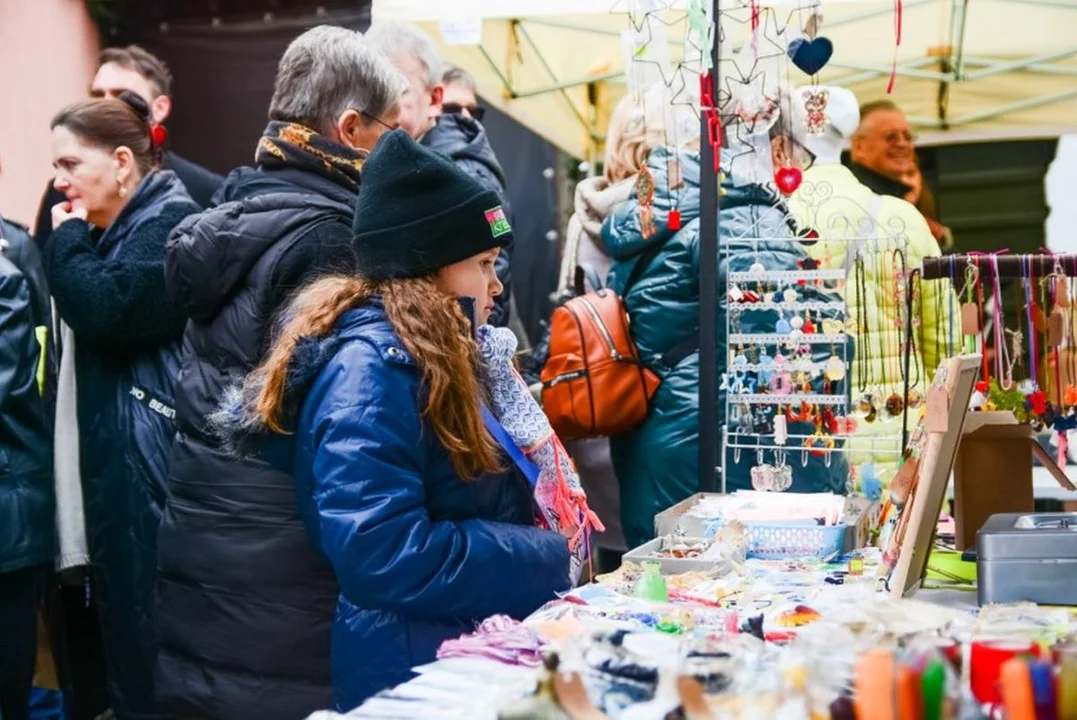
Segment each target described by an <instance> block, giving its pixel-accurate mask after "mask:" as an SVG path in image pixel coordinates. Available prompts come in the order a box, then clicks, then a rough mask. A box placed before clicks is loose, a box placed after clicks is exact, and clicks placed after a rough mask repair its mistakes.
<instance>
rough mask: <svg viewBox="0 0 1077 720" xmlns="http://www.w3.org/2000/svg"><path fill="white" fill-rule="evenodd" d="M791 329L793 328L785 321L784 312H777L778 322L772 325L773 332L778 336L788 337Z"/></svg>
mask: <svg viewBox="0 0 1077 720" xmlns="http://www.w3.org/2000/svg"><path fill="white" fill-rule="evenodd" d="M792 329H793V327H792V326H791V325H790V324H789V321H788V320H786V319H785V311H784V310H779V311H778V322H776V323H774V332H776V333H777V334H779V335H788V334H789V331H790V330H792Z"/></svg>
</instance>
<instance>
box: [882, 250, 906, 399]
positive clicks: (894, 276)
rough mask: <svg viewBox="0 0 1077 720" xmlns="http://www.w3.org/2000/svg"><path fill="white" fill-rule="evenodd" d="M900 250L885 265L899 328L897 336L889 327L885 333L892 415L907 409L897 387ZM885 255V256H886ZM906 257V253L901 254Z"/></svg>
mask: <svg viewBox="0 0 1077 720" xmlns="http://www.w3.org/2000/svg"><path fill="white" fill-rule="evenodd" d="M900 252H901V251H900V250H892V251H889V252H888V256H889V262H888V263H886V264H885V265H884V267H886V269H887V271H888V272H887V276H888V277H889V278H890V283H891V284H890V291H891V293H892V294H893V296H894V312H893V315H892V316H890V317H891V322H892V324H893V326H894V328H896V329H897V336H896V337H894V334H893V333H892V332H891V331H890V328H887V329H886V331H885V332H884V333H883V334H884V336H885V339H886V363H887V365H888V366H889V369H888V372H887V375H888V376H889V377H887V389H889V390H890V394H889V395H888V396H887V398H886V405H885V407H886V411H887V412H888V413H889V414H890V415H891V417H894V416H897V415H900V414H901V411H902V410H904V409H905V401H904V399H903V398H902V397H901V395H900V394H899V393H898V392H897V388H898V387H901V383H902V378H901V375H902V371H901V337H902V334H903V331H904V322H903V320H902V316H901V312H902V307H903V304H904V303H903V302H902V297H903V293H902V291H901V284H902V277H903V274H902V273H899V272H898V253H900ZM884 257H885V256H884ZM901 257H902V259H904V254H902V255H901ZM889 294H890V293H884V294H883V300H884V302H886V301H887V296H888V295H889ZM886 316H887V313H885V312H884V313H883V317H886Z"/></svg>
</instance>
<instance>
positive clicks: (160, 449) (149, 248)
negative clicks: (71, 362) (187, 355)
mask: <svg viewBox="0 0 1077 720" xmlns="http://www.w3.org/2000/svg"><path fill="white" fill-rule="evenodd" d="M196 212H198V206H197V205H196V204H195V203H194V201H192V200H191V198H190V196H189V195H188V194H187V191H186V190H185V189H184V188H183V184H182V183H181V182H180V181H179V179H178V178H177V177H176V175H175V174H174V173H172V172H171V171H167V170H165V171H157V172H153V173H150V174H149V175H147V176H146V177H145V178H143V179H142V182H141V183H140V184H139V186H138V188H137V189H136V190H135V192H134V195H133V196H132V197H131V199H130V200H129V201H128V203H127V205H125V206H124V208H123V210H122V211H121V212H120V214H119V216H117V218H116V219H115V220H114V221H113V222H112V224H111V225H109V226H108V228H106V229H105V230H104V232H101V231H100V230H97V229H94V228H92V227H91V226H90V225H89V224H87V223H86V222H85V221H83V220H78V219H71V220H67V221H66V222H64V223H63V224H61V225H60V226H59V227H57V228H56V230H55V231H53V233H52V235H51V237H50V238H49V242H48V243H47V244H46V245H45V270H46V273H47V276H48V281H49V287H50V288H51V290H52V294H53V298H54V300H55V302H56V308H57V310H58V312H59V315H60V318H61V319H62V320H63V321H64V322H65V323H67V325H69V326H70V327H71V329H72V331H73V332H74V336H75V348H74V351H75V377H76V384H77V398H78V432H79V465H80V471H81V478H82V491H83V503H84V509H85V513H86V532H87V540H88V541H89V548H90V559H91V562H92V564H93V573H94V582H95V588H96V590H97V600H98V611H99V613H100V615H101V629H102V635H103V638H104V645H105V660H106V669H107V675H108V683H109V698H110V700H111V702H112V709H113V711H114V712H115V714H116V717H117V718H120V719H121V720H126V719H127V718H148V717H156V699H155V696H154V687H153V666H154V659H155V656H156V652H157V647H156V642H155V633H154V623H153V620H154V612H153V607H154V586H155V584H156V580H157V572H156V571H157V550H156V545H157V526H158V523H159V522H160V519H161V511H162V508H163V507H164V504H165V497H166V495H167V490H166V484H165V480H166V477H167V475H168V462H169V455H170V449H171V446H172V438H173V435H174V434H175V422H174V418H175V411H174V410H173V409H172V408H173V407H174V402H173V388H174V384H175V380H176V376H177V375H178V374H179V368H180V338H181V336H182V334H183V326H184V323H185V317H184V315H183V313H182V312H180V311H179V310H178V309H177V307H176V306H175V305H174V304H173V303H171V302H170V301H169V300H168V298H167V297H166V296H165V291H164V255H165V250H164V248H165V241H166V240H167V239H168V235H169V233H170V232H171V231H172V229H173V228H174V227H175V226H176V225H177V224H179V222H180V221H181V220H183V218H185V217H186V216H187V215H190V214H191V213H196ZM63 352H70V349H69V348H64V349H63Z"/></svg>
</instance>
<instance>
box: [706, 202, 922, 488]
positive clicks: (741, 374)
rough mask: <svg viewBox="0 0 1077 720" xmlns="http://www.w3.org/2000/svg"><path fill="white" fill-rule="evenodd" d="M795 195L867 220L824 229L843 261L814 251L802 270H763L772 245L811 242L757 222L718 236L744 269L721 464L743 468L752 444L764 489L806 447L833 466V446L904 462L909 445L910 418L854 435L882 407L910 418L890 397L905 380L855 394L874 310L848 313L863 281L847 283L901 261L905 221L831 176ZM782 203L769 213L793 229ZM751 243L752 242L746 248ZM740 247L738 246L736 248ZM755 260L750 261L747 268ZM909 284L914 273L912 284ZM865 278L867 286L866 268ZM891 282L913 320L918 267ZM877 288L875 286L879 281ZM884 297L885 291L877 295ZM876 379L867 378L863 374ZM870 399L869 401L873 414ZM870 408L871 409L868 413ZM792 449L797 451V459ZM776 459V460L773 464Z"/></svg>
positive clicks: (733, 300)
mask: <svg viewBox="0 0 1077 720" xmlns="http://www.w3.org/2000/svg"><path fill="white" fill-rule="evenodd" d="M798 200H799V205H798V212H802V211H803V210H804V209H805V208H807V212H808V214H809V215H810V216H811V217H813V218H814V217H815V216H816V213H817V212H818V210H819V205H821V204H822V203H825V202H831V201H840V202H842V203H844V205H845V207H848V208H849V209H850V210H851V211H852V212H856V213H857V215H858V216H859V221H858V222H854V221H853V220H851V219H848V218H844V217H839V218H838V219H837V220H831V222H830V226H829V227H827V228H825V229H824V232H826V233H827V236H826V242H827V243H828V246H827V251H828V253H829V252H832V251H834V250H837V251H838V255H837V257H836V260H837V262H839V263H841V264H842V265H844V267H843V266H840V265H839V266H838V267H836V268H835V267H830V268H827V267H819V265H818V263H816V261H814V260H811V259H809V260H807V261H801V263H800V264H801V266H802V267H801V268H800V269H797V270H789V269H774V268H768V267H766V265H765V261H766V259H767V257H768V255H769V253H768V252H767V251H768V250H772V249H775V248H779V247H781V246H786V247H788V246H789V245H800V244H802V243H805V242H806V241H807V242H811V241H812V240H811V239H809V238H806V237H790V236H784V237H751V236H750V234H752V233H755V234H759V227H760V224H761V223H759V222H757V224H756V225H755V226H753V227H752V228H750V229H749V230H748V231H746V232H745V233H744V234H741V235H739V236H735V237H730V238H728V239H727V238H725V237H723V238H722V242H721V252H720V257H721V259H722V262H723V263H724V266H725V267H735V268H738V269H737V270H736V271H730V272H727V273H726V287H725V288H724V292H725V293H726V299H727V302H726V304H725V308H726V309H725V323H724V334H725V337H726V338H727V343H725V344H724V345H725V347H724V348H721V349H719V352H726V353H727V364H726V373H725V374H724V375H723V376H722V377H721V378H720V381H721V386H720V390H721V391H722V392H723V393H724V395H725V398H724V399H725V402H724V404H723V408H722V410H723V412H722V417H723V421H724V422H723V424H722V430H721V431H722V444H721V447H722V466H723V467H724V468H731V467H732V466H733V465H734V464H739V463H740V461H741V456H742V453H743V452H744V451H748V452H749V453H755V459H756V462H757V464H756V467H753V468H752V470H751V477H752V482H753V486H754V487H756V488H757V489H770V490H779V491H780V490H785V489H788V487H789V485H790V484H791V482H792V471H791V470H790V469H788V468H789V466H790V465H793V466H795V465H796V463H797V460H796V459H795V458H796V456H797V455H799V460H800V464H801V465H802V466H806V465H807V464H808V462H809V459H810V457H811V456H816V457H819V458H821V459H822V460H823V461H824V462H825V464H826V465H827V466H828V467H829V466H830V464H831V459H832V458H831V456H832V454H834V453H850V452H855V453H860V454H863V455H867V454H870V455H872V456H888V457H891V458H894V459H895V460H896V459H897V458H898V457H899V456H900V455H901V453H902V450H903V432H902V428H903V427H904V420H903V421H902V423H901V424H899V425H898V426H897V428H896V429H895V431H894V432H892V433H884V434H873V435H871V436H869V437H857V436H856V433H855V424H858V423H860V422H864V421H865V419H867V421H868V422H870V421H871V420H872V419H873V418H874V416H875V413H876V412H879V413H882V412H890V417H893V418H897V417H901V416H904V415H905V414H906V412H907V410H906V408H905V405H907V404H908V403H906V402H904V401H902V402H901V403H900V404H901V407H897V405H896V404H895V403H893V402H891V403H890V404H888V403H887V398H888V397H889V396H891V394H893V396H897V395H896V393H897V392H898V391H900V390H901V388H899V387H898V388H896V389H895V388H890V387H886V388H883V387H882V386H881V385H880V387H878V388H876V387H872V386H870V385H868V386H865V387H862V388H859V390H860V392H859V393H858V395H857V398H856V399H855V400H854V398H853V397H852V392H854V391H856V390H857V388H853V387H851V378H852V374H851V372H850V370H851V361H852V360H853V358H854V357H855V355H854V352H855V351H861V352H870V350H869V349H868V348H867V345H866V344H865V347H863V348H855V349H854V345H855V344H856V342H855V340H856V338H858V337H860V333H861V332H864V331H865V329H866V327H860V326H866V318H859V317H850V311H849V303H848V302H847V301H846V300H845V299H843V298H847V297H849V296H848V293H851V292H854V291H857V288H855V287H852V286H850V287H846V283H853V282H855V281H856V279H857V275H856V273H861V274H863V273H864V272H865V269H864V268H865V267H866V266H870V267H873V268H874V269H875V270H876V277H878V272H881V270H879V266H880V265H881V266H882V267H884V268H886V269H889V268H890V267H891V266H890V265H889V264H886V263H889V262H891V261H892V260H893V258H894V257H897V256H901V257H904V253H905V251H906V250H907V247H908V237H907V235H906V234H905V228H904V226H903V225H901V224H900V223H887V224H884V223H882V222H879V221H878V220H877V219H876V218H874V217H872V216H871V214H870V213H869V212H868V211H866V210H865V209H863V208H861V207H859V206H856V205H855V204H854V203H853V202H852V201H851V200H849V199H847V198H834V197H833V191H832V189H831V188H830V187H829V185H828V184H826V183H818V184H817V185H816V186H812V185H811V184H809V183H805V184H804V186H802V188H801V190H800V191H799V194H798ZM785 207H786V206H785V203H784V201H782V200H779V201H776V202H775V204H774V206H773V209H772V210H771V211H769V212H770V213H771V215H770V217H771V219H773V218H774V217H775V214H781V215H782V216H784V219H785V221H786V224H787V225H789V226H790V227H795V226H796V225H797V223H796V219H795V218H793V217H791V216H790V215H788V214H786V210H785ZM763 215H767V211H764V213H763ZM812 239H815V238H812ZM746 247H748V248H751V250H745V248H746ZM731 248H736V253H737V254H736V256H734V255H733V251H732V250H731ZM761 248H762V252H761V251H760V250H761ZM830 260H831V258H830V257H829V255H828V257H827V262H826V263H824V265H826V264H829V265H833V263H832V262H830ZM746 264H750V267H749V268H748V269H747V270H746V271H745V270H744V269H743V268H744V266H745V265H746ZM916 274H919V268H917V269H916ZM907 280H910V282H909V283H908V284H906V281H907ZM860 281H861V285H863V284H864V281H863V277H862V275H861V276H860ZM893 284H894V287H895V288H898V290H897V292H896V293H893V294H895V295H897V297H890V301H891V302H892V303H893V304H892V306H891V307H892V310H893V311H894V312H895V313H896V314H897V316H898V317H900V318H901V320H902V322H904V325H905V327H911V325H912V323H911V322H910V315H911V313H910V311H911V307H910V303H906V302H902V299H901V298H902V293H907V294H908V296H909V297H910V298H911V292H912V290H911V273H909V268H906V269H905V272H904V273H902V274H901V276H899V277H895V280H894V282H893ZM899 286H900V287H899ZM843 290H844V292H842V291H843ZM868 290H870V291H871V292H878V291H877V290H876V288H874V287H872V288H869V289H868ZM860 291H864V288H863V287H861V288H860ZM882 302H884V300H883V299H882V297H881V296H879V298H878V300H877V303H880V304H881V303H882ZM858 308H859V314H861V315H863V314H865V313H866V312H868V305H867V303H866V298H860V301H859V303H858ZM745 322H749V323H751V324H752V325H754V326H758V325H759V324H760V322H763V323H766V324H768V325H769V326H770V327H769V328H767V329H768V330H769V331H768V332H743V331H742V327H741V326H742V325H743V324H744V323H745ZM910 346H911V343H909V342H908V340H906V343H905V347H904V348H902V351H901V352H899V353H898V354H897V355H898V357H899V358H900V357H901V356H904V358H903V359H904V364H903V369H904V373H903V374H904V376H905V377H904V379H903V380H902V382H903V383H904V385H905V392H904V395H903V396H897V397H899V398H900V397H904V398H909V390H908V378H909V370H910V366H909V360H908V355H909V354H910V353H909V350H910ZM891 355H893V353H891ZM865 359H867V358H865ZM869 362H870V360H869ZM898 362H899V363H901V362H902V360H900V359H899V360H898ZM861 374H862V375H863V374H864V373H863V372H861ZM895 374H896V373H895ZM869 379H870V378H864V377H862V378H861V382H865V381H867V380H869ZM865 403H870V404H871V407H870V408H869V409H868V410H867V411H865V410H864V407H865ZM858 408H859V412H857V411H858ZM854 413H856V414H854ZM869 413H870V415H871V417H870V418H867V415H868V414H869ZM805 422H812V423H814V425H815V432H814V433H805V432H797V431H796V430H799V428H797V427H796V426H795V425H794V423H797V424H802V423H805ZM835 425H837V427H836V428H835ZM828 426H829V427H828ZM808 427H810V425H809V426H808ZM851 440H852V441H853V442H850V441H851ZM789 456H793V458H794V459H793V460H792V461H791V462H789V461H788V458H789ZM769 459H773V463H772V464H770V465H767V464H765V461H766V460H769ZM760 468H762V470H760ZM793 470H795V467H794V468H793ZM727 476H728V473H727V472H723V473H722V481H721V490H722V492H726V490H727V487H726V478H727ZM850 479H851V478H850ZM757 480H758V483H757ZM760 486H762V487H760Z"/></svg>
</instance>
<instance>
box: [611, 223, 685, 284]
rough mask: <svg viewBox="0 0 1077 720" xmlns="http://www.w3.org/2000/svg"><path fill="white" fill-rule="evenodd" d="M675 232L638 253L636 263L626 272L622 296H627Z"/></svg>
mask: <svg viewBox="0 0 1077 720" xmlns="http://www.w3.org/2000/svg"><path fill="white" fill-rule="evenodd" d="M675 234H676V233H672V234H670V236H669V237H668V238H666V239H665V241H663V242H656V243H654V244H653V245H651V246H650V247H648V248H647V249H646V250H644V251H643V252H641V253H640V254H639V256H638V257H637V258H636V264H635V265H633V266H632V272H630V273H629V274H628V280H626V281H625V287H624V290H622V291H621V297H622V298H624V297H627V296H628V291H629V290H631V289H632V286H633V285H635V284H636V282H637V281H638V280H639V279H640V278H641V277H643V273H644V272H646V271H647V268H649V267H650V266H651V263H652V262H653V261H654V259H655V258H656V257H658V253H660V252H662V248H664V247H665V246H666V243H667V242H669V240H670V238H672V237H673V235H675Z"/></svg>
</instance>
